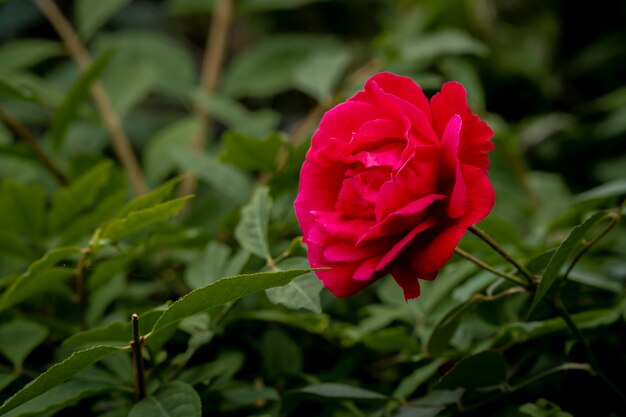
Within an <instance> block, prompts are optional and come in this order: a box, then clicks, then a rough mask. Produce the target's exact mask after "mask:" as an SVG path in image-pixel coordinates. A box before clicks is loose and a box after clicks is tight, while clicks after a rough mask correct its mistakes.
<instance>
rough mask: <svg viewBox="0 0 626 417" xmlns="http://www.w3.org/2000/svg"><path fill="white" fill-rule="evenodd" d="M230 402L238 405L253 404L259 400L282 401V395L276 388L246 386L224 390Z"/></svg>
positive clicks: (225, 396) (223, 393) (224, 394)
mask: <svg viewBox="0 0 626 417" xmlns="http://www.w3.org/2000/svg"><path fill="white" fill-rule="evenodd" d="M222 395H223V396H224V398H226V400H228V401H229V402H231V403H233V404H235V405H237V406H238V407H246V406H251V405H254V404H255V403H257V402H258V401H263V400H265V401H280V395H278V392H277V391H276V390H275V389H274V388H258V387H245V388H235V389H229V390H227V391H222Z"/></svg>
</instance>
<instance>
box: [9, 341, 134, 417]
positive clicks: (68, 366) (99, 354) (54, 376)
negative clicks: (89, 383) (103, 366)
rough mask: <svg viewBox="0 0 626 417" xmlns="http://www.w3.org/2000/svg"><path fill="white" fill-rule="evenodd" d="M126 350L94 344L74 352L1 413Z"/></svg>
mask: <svg viewBox="0 0 626 417" xmlns="http://www.w3.org/2000/svg"><path fill="white" fill-rule="evenodd" d="M123 350H125V348H119V347H115V346H94V347H92V348H89V349H85V350H80V351H77V352H74V353H73V354H72V355H71V356H70V357H69V358H67V359H65V360H64V361H62V362H59V363H57V364H55V365H53V366H52V367H50V368H49V369H48V370H47V371H46V372H44V373H43V374H41V375H40V376H39V377H37V378H36V379H34V380H33V381H32V382H30V383H29V384H28V385H26V386H25V387H24V388H22V389H21V390H20V391H18V392H17V393H16V394H15V395H13V396H12V397H11V398H9V399H8V400H6V401H5V402H4V404H2V406H0V415H5V414H6V413H8V412H9V411H11V410H12V409H14V408H16V407H18V406H20V405H22V404H24V403H26V402H27V401H30V400H32V399H34V398H37V397H38V396H40V395H41V394H44V393H45V392H47V391H49V390H50V389H52V388H54V387H56V386H57V385H59V384H61V383H62V382H65V381H67V380H68V379H69V378H71V377H72V376H74V375H76V374H77V373H78V372H80V371H81V370H83V369H85V368H86V367H88V366H89V365H91V364H93V363H95V362H97V361H99V360H101V359H103V358H105V357H107V356H109V355H111V354H113V353H115V352H120V351H123Z"/></svg>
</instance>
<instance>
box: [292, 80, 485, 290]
mask: <svg viewBox="0 0 626 417" xmlns="http://www.w3.org/2000/svg"><path fill="white" fill-rule="evenodd" d="M492 136H493V131H492V130H491V128H489V126H487V124H486V123H485V122H483V121H482V120H480V119H479V118H478V117H477V116H476V115H473V114H472V112H471V110H470V108H469V106H468V105H467V101H466V92H465V89H464V88H463V86H462V85H461V84H459V83H456V82H448V83H446V84H444V85H443V87H442V88H441V92H439V93H437V94H436V95H435V96H434V97H432V98H431V100H430V102H429V101H428V99H427V98H426V96H425V95H424V93H423V92H422V90H421V88H420V87H419V86H418V85H417V84H415V82H414V81H413V80H411V79H410V78H407V77H401V76H397V75H394V74H391V73H380V74H376V75H374V76H373V77H371V78H370V79H369V80H368V81H367V82H366V84H365V89H364V91H360V92H358V93H357V94H356V95H355V96H354V97H352V98H350V99H349V100H347V101H346V102H344V103H341V104H339V105H337V106H336V107H334V108H333V109H331V110H329V111H328V112H327V113H326V114H325V115H324V117H323V118H322V121H321V122H320V126H319V128H318V129H317V131H316V132H315V134H314V135H313V138H312V139H311V148H310V149H309V151H308V153H307V156H306V161H305V162H304V165H303V166H302V171H301V173H300V187H299V192H298V197H297V199H296V202H295V211H296V215H297V217H298V220H299V222H300V227H301V229H302V233H303V241H304V243H306V245H307V247H308V257H309V262H310V264H311V266H312V267H313V268H324V269H320V270H318V271H316V274H317V276H318V277H319V278H320V279H321V280H322V282H323V283H324V286H326V287H327V288H328V289H329V290H330V291H331V292H332V293H333V294H334V295H335V296H337V297H347V296H349V295H352V294H354V293H355V292H357V291H359V290H360V289H362V288H364V287H366V286H368V285H370V284H372V283H373V282H375V281H376V280H378V279H380V278H382V277H383V276H385V275H387V274H391V276H392V277H393V278H394V279H395V281H396V282H397V283H398V285H399V286H400V287H402V289H403V291H404V297H405V299H407V300H408V299H411V298H415V297H417V296H418V295H419V294H420V285H419V279H425V280H433V279H435V277H436V276H437V272H438V271H439V269H441V268H442V267H443V266H444V264H445V263H446V262H447V261H448V260H450V258H451V257H452V255H453V254H454V249H455V247H456V245H457V244H458V242H459V240H460V239H461V238H462V237H463V235H464V234H465V232H466V230H467V228H468V227H469V226H471V225H473V224H474V223H477V222H479V221H481V220H482V219H483V218H484V217H485V216H487V215H488V214H489V212H490V211H491V209H492V208H493V204H494V199H495V194H494V191H493V188H492V186H491V183H490V182H489V178H488V177H487V170H488V169H489V158H488V156H487V152H489V151H491V150H492V149H493V143H491V142H490V141H489V140H490V139H491V137H492Z"/></svg>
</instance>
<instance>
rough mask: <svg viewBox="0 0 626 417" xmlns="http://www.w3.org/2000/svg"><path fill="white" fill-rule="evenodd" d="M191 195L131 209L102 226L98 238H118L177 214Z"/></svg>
mask: <svg viewBox="0 0 626 417" xmlns="http://www.w3.org/2000/svg"><path fill="white" fill-rule="evenodd" d="M190 198H193V196H186V197H181V198H177V199H174V200H170V201H166V202H165V203H160V204H157V205H156V206H153V207H150V208H146V209H143V210H138V211H133V212H131V213H129V214H128V215H127V216H126V217H123V218H116V219H113V220H111V221H109V222H108V223H107V224H105V225H104V226H103V227H102V230H101V232H100V234H99V236H98V237H99V238H100V239H110V240H119V239H121V238H123V237H126V236H129V235H132V234H133V233H136V232H138V231H140V230H142V229H144V228H146V227H148V226H152V225H154V224H156V223H161V222H164V221H166V220H167V219H169V218H170V217H173V216H175V215H177V214H178V213H179V212H180V211H181V210H182V208H183V207H184V206H185V204H186V203H187V201H188V200H189V199H190Z"/></svg>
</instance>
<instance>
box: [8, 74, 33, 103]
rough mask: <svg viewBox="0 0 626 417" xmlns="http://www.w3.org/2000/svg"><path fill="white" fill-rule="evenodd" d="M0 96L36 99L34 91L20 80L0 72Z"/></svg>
mask: <svg viewBox="0 0 626 417" xmlns="http://www.w3.org/2000/svg"><path fill="white" fill-rule="evenodd" d="M0 97H2V98H5V97H6V98H11V99H19V100H28V101H31V100H32V101H37V100H38V99H37V96H36V95H35V93H34V92H33V91H32V90H31V89H30V88H28V87H27V86H25V85H23V84H21V83H20V82H18V81H16V80H14V79H12V78H9V77H6V76H4V75H2V74H0Z"/></svg>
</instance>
